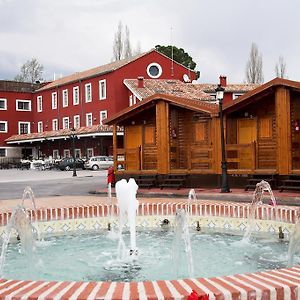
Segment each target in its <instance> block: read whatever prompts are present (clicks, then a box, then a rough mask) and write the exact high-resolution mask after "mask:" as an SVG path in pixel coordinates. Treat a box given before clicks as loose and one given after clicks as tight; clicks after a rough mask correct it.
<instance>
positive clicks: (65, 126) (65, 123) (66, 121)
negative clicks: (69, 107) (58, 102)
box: [62, 117, 70, 129]
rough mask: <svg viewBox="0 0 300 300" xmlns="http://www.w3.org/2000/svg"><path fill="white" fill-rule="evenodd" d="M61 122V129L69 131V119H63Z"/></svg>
mask: <svg viewBox="0 0 300 300" xmlns="http://www.w3.org/2000/svg"><path fill="white" fill-rule="evenodd" d="M62 122H63V124H62V125H63V129H70V118H69V117H64V118H62Z"/></svg>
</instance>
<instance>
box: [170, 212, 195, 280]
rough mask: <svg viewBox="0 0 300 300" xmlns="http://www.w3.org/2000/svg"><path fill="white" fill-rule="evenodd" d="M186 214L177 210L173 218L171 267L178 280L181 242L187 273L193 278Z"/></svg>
mask: <svg viewBox="0 0 300 300" xmlns="http://www.w3.org/2000/svg"><path fill="white" fill-rule="evenodd" d="M187 220H188V219H187V214H186V212H185V210H184V209H177V210H176V216H175V229H174V230H175V237H174V241H173V253H172V254H173V255H172V258H173V265H174V266H175V271H176V276H177V278H178V274H179V266H180V265H181V264H180V263H179V259H180V245H181V242H182V241H183V243H184V251H185V253H186V257H187V264H188V272H189V276H190V278H193V277H194V265H193V256H192V248H191V239H190V233H189V227H188V221H187Z"/></svg>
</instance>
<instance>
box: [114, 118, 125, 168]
mask: <svg viewBox="0 0 300 300" xmlns="http://www.w3.org/2000/svg"><path fill="white" fill-rule="evenodd" d="M124 134H125V132H124ZM117 150H118V137H117V125H116V124H115V125H113V158H114V169H115V171H116V170H117V168H118V166H117Z"/></svg>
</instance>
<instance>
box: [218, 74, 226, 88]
mask: <svg viewBox="0 0 300 300" xmlns="http://www.w3.org/2000/svg"><path fill="white" fill-rule="evenodd" d="M219 78H220V84H221V86H222V87H226V86H227V77H226V76H224V75H220V77H219Z"/></svg>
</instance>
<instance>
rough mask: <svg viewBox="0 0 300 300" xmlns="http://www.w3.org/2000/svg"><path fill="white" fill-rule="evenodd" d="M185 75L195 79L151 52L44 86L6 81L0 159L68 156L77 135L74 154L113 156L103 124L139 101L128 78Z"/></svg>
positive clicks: (0, 103)
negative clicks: (126, 82)
mask: <svg viewBox="0 0 300 300" xmlns="http://www.w3.org/2000/svg"><path fill="white" fill-rule="evenodd" d="M184 74H187V75H188V76H189V78H190V79H191V80H193V79H195V78H196V74H195V72H194V71H192V70H189V69H187V68H186V67H184V66H182V65H180V64H178V63H176V62H174V61H172V60H171V59H170V58H168V57H166V56H165V55H163V54H161V53H159V52H157V51H156V50H154V49H153V50H151V51H149V52H146V53H143V54H141V55H138V56H136V57H133V58H131V59H127V60H126V59H125V60H120V61H116V62H113V63H109V64H106V65H103V66H100V67H96V68H93V69H90V70H87V71H83V72H78V73H74V74H72V75H69V76H66V77H63V78H61V79H58V80H55V81H53V82H50V83H47V84H44V85H43V86H39V85H32V84H27V83H15V82H7V81H2V82H1V84H0V156H2V157H3V156H4V157H27V156H33V157H40V156H47V157H48V156H52V157H54V158H56V157H64V156H69V155H70V148H71V140H70V136H71V134H76V137H77V140H76V149H75V152H76V156H93V155H101V154H102V155H107V154H111V153H112V129H111V127H109V126H105V125H102V121H103V120H104V119H105V118H107V117H108V116H112V115H113V114H115V113H116V112H118V111H120V110H122V109H124V108H125V107H127V106H128V105H129V103H130V102H131V104H132V103H134V101H136V99H135V98H134V99H133V98H130V99H129V98H128V90H127V88H126V86H125V85H124V79H134V78H138V77H144V78H146V79H151V78H152V79H168V78H169V79H178V80H183V75H184ZM8 87H9V88H8ZM71 129H73V131H72V130H71ZM119 134H120V135H122V131H121V129H120V132H119ZM120 143H122V139H120Z"/></svg>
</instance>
